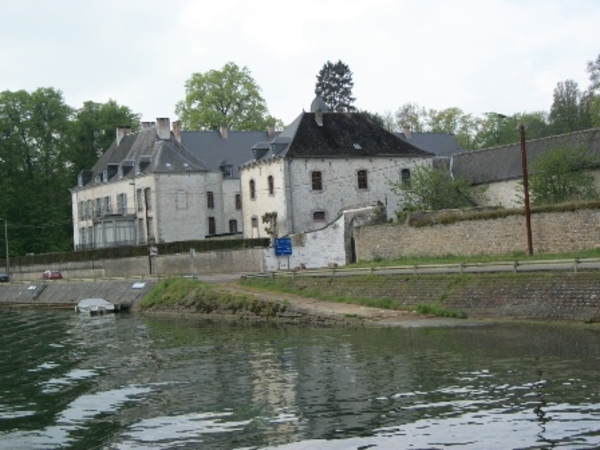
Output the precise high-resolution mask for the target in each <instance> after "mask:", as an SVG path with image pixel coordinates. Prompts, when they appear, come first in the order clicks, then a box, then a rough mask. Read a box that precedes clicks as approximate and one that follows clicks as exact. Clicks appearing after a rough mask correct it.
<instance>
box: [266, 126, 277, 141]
mask: <svg viewBox="0 0 600 450" xmlns="http://www.w3.org/2000/svg"><path fill="white" fill-rule="evenodd" d="M267 135H268V136H269V139H273V138H274V137H275V125H269V126H268V127H267Z"/></svg>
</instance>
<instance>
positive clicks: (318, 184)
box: [310, 170, 323, 191]
mask: <svg viewBox="0 0 600 450" xmlns="http://www.w3.org/2000/svg"><path fill="white" fill-rule="evenodd" d="M310 187H311V190H313V191H322V190H323V172H322V171H320V170H313V171H312V172H311V173H310Z"/></svg>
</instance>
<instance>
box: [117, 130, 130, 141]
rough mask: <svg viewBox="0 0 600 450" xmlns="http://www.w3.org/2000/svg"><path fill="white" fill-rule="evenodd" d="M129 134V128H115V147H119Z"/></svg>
mask: <svg viewBox="0 0 600 450" xmlns="http://www.w3.org/2000/svg"><path fill="white" fill-rule="evenodd" d="M130 133H131V128H130V127H117V145H120V144H121V141H122V140H123V138H124V137H125V136H127V135H128V134H130Z"/></svg>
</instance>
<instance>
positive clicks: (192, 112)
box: [175, 62, 279, 131]
mask: <svg viewBox="0 0 600 450" xmlns="http://www.w3.org/2000/svg"><path fill="white" fill-rule="evenodd" d="M175 111H176V112H177V114H178V115H179V119H180V121H181V126H182V128H183V129H186V130H218V129H219V127H221V126H225V127H227V128H228V129H230V130H237V131H252V130H254V131H259V130H265V129H266V128H267V127H268V126H274V125H275V124H276V122H279V121H277V120H276V119H274V118H273V117H271V116H270V115H269V111H268V110H267V106H266V103H265V100H264V99H263V98H262V96H261V93H260V87H259V86H258V84H257V83H256V81H255V80H254V78H252V76H251V75H250V70H248V68H246V67H242V68H240V67H238V66H237V64H235V63H233V62H229V63H227V64H225V65H224V66H223V68H222V69H221V70H209V71H208V72H205V73H200V72H198V73H194V74H192V76H191V77H190V78H189V79H188V80H187V81H186V82H185V98H184V99H183V100H181V101H179V102H178V103H177V105H176V107H175Z"/></svg>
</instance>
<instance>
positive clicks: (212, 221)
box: [208, 217, 217, 234]
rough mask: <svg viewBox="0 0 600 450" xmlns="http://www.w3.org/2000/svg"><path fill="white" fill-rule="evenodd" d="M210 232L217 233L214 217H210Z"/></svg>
mask: <svg viewBox="0 0 600 450" xmlns="http://www.w3.org/2000/svg"><path fill="white" fill-rule="evenodd" d="M208 234H217V223H216V222H215V218H214V217H209V218H208Z"/></svg>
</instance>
